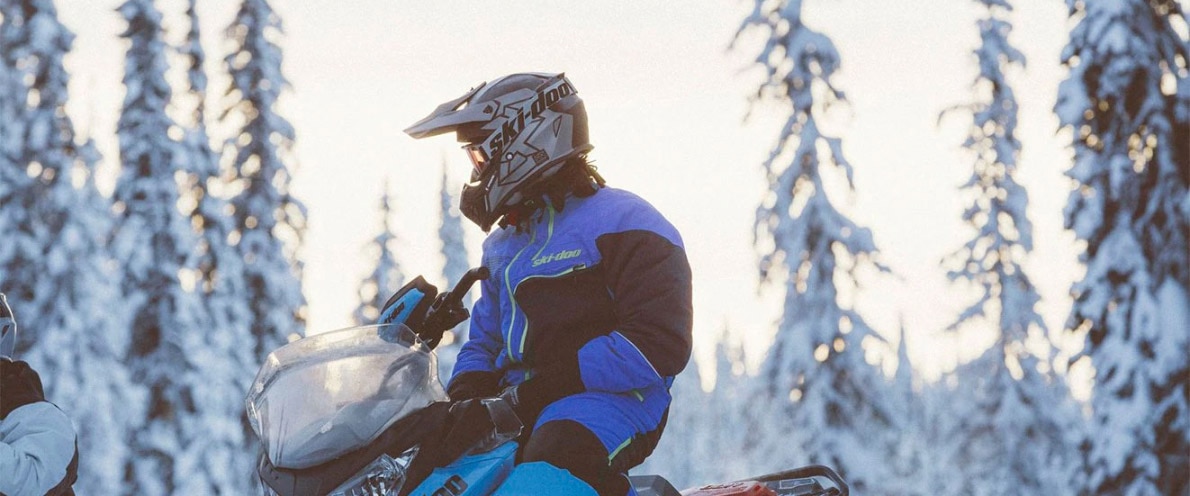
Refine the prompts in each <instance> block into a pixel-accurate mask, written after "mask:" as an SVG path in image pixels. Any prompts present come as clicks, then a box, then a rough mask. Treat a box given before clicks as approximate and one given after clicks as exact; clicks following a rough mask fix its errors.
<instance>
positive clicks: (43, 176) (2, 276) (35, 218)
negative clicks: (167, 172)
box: [0, 0, 143, 494]
mask: <svg viewBox="0 0 1190 496" xmlns="http://www.w3.org/2000/svg"><path fill="white" fill-rule="evenodd" d="M0 15H2V16H3V20H2V21H0V54H2V55H0V58H2V60H0V87H2V89H0V142H2V143H3V144H4V145H3V153H0V239H3V242H0V291H6V292H7V293H8V296H9V297H10V303H11V304H12V306H13V308H14V312H15V313H16V314H17V319H18V321H19V322H20V323H21V327H22V331H23V332H22V335H21V338H23V342H22V343H21V347H22V348H23V350H22V351H21V352H20V357H21V358H22V359H24V360H27V361H29V362H30V363H31V364H32V365H33V367H34V368H35V369H37V370H38V371H39V373H40V375H41V378H42V382H43V384H44V386H45V389H46V394H47V396H48V399H49V400H50V401H52V402H54V403H55V404H57V405H58V406H60V407H61V408H62V409H63V411H65V412H67V414H68V415H69V416H70V417H71V419H72V420H73V422H74V423H75V425H76V426H77V427H79V428H78V429H77V430H78V448H79V456H80V458H81V459H83V460H87V462H86V463H84V464H81V465H80V466H79V479H78V482H77V483H76V484H75V488H76V489H77V490H78V491H79V492H80V493H81V494H119V493H120V490H121V488H122V487H123V485H122V482H121V479H122V475H123V470H124V463H125V461H126V460H127V458H128V449H127V441H126V436H127V435H128V433H129V431H130V425H129V424H128V422H127V418H126V417H124V416H116V415H112V412H116V411H122V412H127V411H129V408H130V407H132V406H135V405H136V404H138V403H139V402H140V401H143V393H142V392H141V390H140V388H139V387H137V386H134V385H133V384H132V382H131V381H130V378H129V374H128V371H127V370H126V368H125V367H124V365H123V363H122V361H123V358H124V355H125V352H126V350H127V348H128V332H127V330H126V329H127V327H126V326H125V325H124V324H125V321H124V319H123V318H122V317H123V314H122V313H120V312H119V311H118V309H119V308H121V306H120V305H119V304H117V301H118V300H117V297H118V295H117V294H114V293H113V291H111V290H110V289H109V288H110V284H111V281H112V280H113V279H115V278H116V277H115V271H113V270H112V264H111V263H110V258H109V257H108V256H107V254H106V252H105V249H104V243H105V241H106V240H107V238H108V236H109V235H110V232H111V227H112V222H111V220H112V219H111V215H110V213H109V212H110V206H111V204H110V202H109V201H108V200H107V199H106V198H104V197H103V196H102V195H100V193H99V191H98V190H97V189H96V187H95V183H94V172H95V166H96V163H97V162H98V161H99V155H98V153H97V152H96V150H95V148H94V146H93V145H92V143H91V142H90V141H89V140H87V141H82V142H80V141H79V137H78V136H77V135H76V134H75V130H74V124H73V123H72V122H71V120H70V118H69V117H68V116H67V114H66V112H65V104H66V98H67V83H68V79H69V75H68V74H67V73H66V71H65V68H64V67H63V64H62V59H63V57H64V56H65V54H66V53H67V52H68V51H69V50H70V48H71V45H72V42H73V39H74V35H73V34H72V33H71V32H70V31H69V30H68V29H66V27H65V26H63V25H62V24H61V23H60V22H59V21H58V18H57V12H56V10H55V8H54V6H53V4H52V3H51V2H50V1H49V0H23V1H10V0H2V1H0ZM18 67H19V68H20V69H19V70H18V69H17V68H18ZM18 102H19V104H17V103H18Z"/></svg>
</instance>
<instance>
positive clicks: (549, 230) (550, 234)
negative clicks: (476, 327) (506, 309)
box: [506, 202, 561, 358]
mask: <svg viewBox="0 0 1190 496" xmlns="http://www.w3.org/2000/svg"><path fill="white" fill-rule="evenodd" d="M546 210H547V211H548V212H549V214H550V222H549V224H548V227H546V235H545V242H544V243H542V244H541V248H539V249H538V250H537V253H535V254H533V258H532V259H530V260H536V259H537V257H540V256H541V252H543V251H545V247H547V246H549V245H550V240H551V239H554V206H553V205H550V204H549V203H548V202H547V203H546ZM559 275H561V274H557V275H554V276H551V277H557V276H559ZM533 277H535V276H529V277H526V278H524V279H521V280H520V281H517V283H516V288H514V289H513V291H516V290H517V289H520V288H521V283H523V282H525V281H527V280H529V279H532V278H533ZM506 279H507V278H506ZM514 327H515V326H514ZM509 334H510V336H509V337H510V338H511V337H512V336H511V334H512V333H511V332H510V333H509ZM528 336H529V316H528V315H526V316H525V328H524V329H521V345H520V346H518V347H517V352H518V353H520V354H521V355H522V356H524V354H525V338H526V337H528ZM508 346H509V353H512V351H511V350H512V342H511V340H510V341H509V343H508ZM509 358H512V357H511V356H510V357H509Z"/></svg>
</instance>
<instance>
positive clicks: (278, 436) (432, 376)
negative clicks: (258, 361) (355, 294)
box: [245, 324, 446, 469]
mask: <svg viewBox="0 0 1190 496" xmlns="http://www.w3.org/2000/svg"><path fill="white" fill-rule="evenodd" d="M436 362H437V359H436V357H435V356H434V354H433V353H432V352H431V351H430V349H429V347H427V346H425V345H424V344H423V343H422V342H421V341H420V340H419V339H418V338H417V336H416V334H414V332H413V331H412V330H410V329H409V328H408V327H406V326H404V325H402V324H387V325H374V326H362V327H352V328H348V329H342V330H338V331H331V332H327V333H323V334H317V335H313V336H309V337H306V338H302V339H299V340H297V341H294V342H292V343H289V344H287V345H285V346H282V347H281V348H279V349H277V350H276V351H274V352H272V353H270V354H269V356H268V358H266V359H265V364H264V365H263V366H262V367H261V369H260V372H259V373H258V374H257V375H256V380H255V381H254V382H253V384H252V387H251V389H250V390H249V392H248V397H247V398H246V400H245V403H246V408H247V411H248V419H249V421H250V422H251V424H252V430H253V431H255V432H256V436H257V437H258V438H259V439H260V441H261V444H262V445H263V446H264V449H265V454H266V455H267V456H268V457H269V460H270V461H271V462H272V463H273V465H275V466H277V467H282V468H289V469H302V468H308V467H312V466H314V465H318V464H321V463H325V462H327V461H329V460H332V459H334V458H336V457H338V456H340V455H342V454H344V453H346V452H349V451H351V450H353V449H356V448H358V447H360V446H363V445H366V444H368V443H370V442H372V441H374V440H375V439H376V438H377V436H379V435H380V434H381V433H383V432H384V430H385V429H386V428H388V427H389V426H391V425H392V424H393V423H394V422H396V421H397V420H399V419H401V418H403V417H405V416H407V415H409V414H411V413H413V412H415V411H417V410H419V409H421V408H422V407H424V406H426V405H428V404H430V403H431V402H434V401H441V400H445V399H446V393H445V392H444V391H443V388H442V384H441V383H440V382H439V381H438V373H437V363H436Z"/></svg>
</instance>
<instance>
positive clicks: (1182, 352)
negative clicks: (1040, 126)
mask: <svg viewBox="0 0 1190 496" xmlns="http://www.w3.org/2000/svg"><path fill="white" fill-rule="evenodd" d="M1067 4H1068V5H1069V6H1070V14H1071V17H1072V18H1074V19H1077V20H1078V23H1077V24H1076V25H1075V27H1074V28H1073V31H1072V32H1071V33H1070V42H1069V44H1067V46H1066V48H1065V50H1064V51H1063V53H1062V60H1063V63H1064V64H1065V65H1066V66H1067V68H1068V69H1069V71H1070V73H1069V76H1068V78H1067V79H1066V80H1064V81H1063V82H1062V84H1061V86H1060V87H1059V93H1058V103H1057V105H1056V107H1055V112H1056V113H1057V115H1058V118H1059V120H1060V122H1061V126H1062V128H1063V129H1066V130H1069V131H1070V133H1071V135H1072V138H1073V143H1072V145H1073V148H1074V165H1073V167H1071V168H1070V169H1069V170H1068V171H1067V172H1066V174H1067V175H1068V176H1069V177H1070V178H1071V179H1073V181H1074V183H1075V187H1074V190H1073V191H1072V192H1071V194H1070V197H1069V200H1068V202H1067V204H1066V210H1065V215H1066V227H1067V228H1069V229H1071V230H1073V231H1074V234H1075V236H1076V237H1077V239H1078V240H1079V241H1080V242H1081V244H1082V245H1083V247H1084V251H1083V252H1082V253H1081V254H1080V260H1081V261H1082V262H1083V264H1085V266H1086V274H1085V275H1084V276H1083V278H1082V280H1080V281H1077V282H1076V283H1075V284H1074V286H1073V288H1072V290H1071V292H1072V294H1073V296H1074V307H1073V309H1072V310H1071V314H1070V319H1069V321H1068V322H1067V326H1068V327H1069V328H1070V329H1073V330H1075V331H1076V332H1086V343H1085V348H1084V350H1083V351H1082V353H1081V354H1080V355H1079V356H1077V357H1075V359H1076V360H1082V359H1089V360H1090V363H1091V366H1092V367H1094V370H1095V379H1094V389H1093V392H1092V400H1091V407H1092V410H1093V419H1092V421H1091V425H1090V427H1089V429H1088V432H1089V433H1090V434H1089V436H1088V437H1087V439H1086V443H1085V464H1086V470H1087V473H1086V474H1085V476H1084V477H1082V478H1080V481H1082V483H1083V484H1084V485H1083V486H1082V487H1080V488H1078V489H1079V490H1080V491H1083V492H1086V493H1091V494H1108V493H1110V494H1185V493H1186V492H1187V491H1190V472H1188V471H1187V470H1186V467H1187V466H1190V458H1188V457H1190V398H1188V396H1190V355H1187V353H1186V350H1187V346H1188V345H1190V317H1188V314H1190V292H1188V291H1190V245H1188V244H1187V243H1188V241H1190V193H1188V192H1187V190H1188V185H1190V166H1188V165H1187V164H1190V139H1187V136H1190V79H1188V77H1187V76H1188V74H1187V70H1188V69H1187V66H1188V65H1190V53H1188V47H1190V41H1188V40H1187V38H1186V35H1185V33H1186V16H1185V13H1184V12H1183V11H1182V6H1181V4H1180V3H1179V2H1176V1H1173V0H1112V1H1106V0H1079V1H1075V0H1068V2H1067Z"/></svg>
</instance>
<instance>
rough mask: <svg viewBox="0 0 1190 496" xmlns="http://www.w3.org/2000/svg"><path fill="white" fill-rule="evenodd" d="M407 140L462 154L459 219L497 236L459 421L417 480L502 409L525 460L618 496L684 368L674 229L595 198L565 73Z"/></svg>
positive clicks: (475, 98) (416, 128) (463, 106)
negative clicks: (516, 430)
mask: <svg viewBox="0 0 1190 496" xmlns="http://www.w3.org/2000/svg"><path fill="white" fill-rule="evenodd" d="M405 132H406V133H408V134H409V135H410V136H412V137H414V138H424V137H428V136H434V135H438V134H443V133H448V132H453V133H455V135H456V137H457V138H458V141H460V142H462V143H465V145H464V146H463V149H464V150H465V151H466V152H467V155H468V157H470V159H471V162H472V165H474V170H473V171H472V175H471V179H472V181H471V183H469V184H467V185H465V186H464V187H463V192H462V198H461V201H460V206H459V209H460V211H462V213H463V215H465V216H466V217H467V218H468V219H470V220H471V221H473V222H475V223H476V224H478V225H479V226H480V227H481V228H482V229H483V230H484V231H485V232H488V231H490V230H491V228H492V227H493V225H496V226H498V229H497V230H496V231H495V232H492V233H491V234H490V235H489V236H488V238H487V240H485V242H484V245H483V265H484V266H485V267H487V268H488V269H489V270H490V273H491V277H490V278H489V279H487V280H485V281H484V282H483V283H482V287H481V295H480V298H479V300H477V301H476V303H475V305H474V307H473V309H472V311H471V313H472V318H471V328H470V333H469V337H470V339H469V341H467V342H466V343H465V344H464V345H463V347H462V349H461V350H460V351H459V354H458V362H457V363H456V365H455V368H454V373H453V374H452V377H451V379H450V381H449V385H448V388H447V390H448V394H449V395H450V399H451V401H452V402H453V404H452V405H451V415H452V416H453V417H454V418H455V421H453V422H451V423H449V424H448V428H447V429H446V431H447V432H441V433H439V434H438V437H437V439H436V440H434V441H431V442H426V443H423V448H422V449H423V452H422V453H421V454H419V455H418V459H417V460H415V462H414V465H415V466H414V467H411V472H416V471H417V470H418V469H420V470H425V469H426V467H425V466H424V465H425V464H443V463H448V462H449V461H451V458H453V457H454V456H456V455H457V454H459V453H460V452H461V451H460V450H462V449H465V448H461V446H463V445H465V444H467V443H471V442H474V440H475V438H477V437H482V436H483V435H484V434H486V431H487V430H490V428H491V424H490V422H486V415H487V413H486V411H485V409H484V407H483V406H482V405H481V403H480V401H479V399H480V398H486V397H495V396H499V397H501V398H504V399H505V400H506V401H508V402H509V403H510V404H511V405H512V406H513V409H514V411H515V412H516V413H517V415H518V416H519V417H520V418H521V420H522V421H523V422H524V424H525V426H526V427H527V428H531V430H530V431H529V432H528V435H527V437H525V438H522V440H523V443H522V449H521V452H520V457H519V458H520V459H519V462H521V463H527V462H535V461H544V462H548V463H549V464H551V465H553V466H555V467H559V468H562V469H566V470H568V471H570V473H571V474H572V475H574V476H575V477H578V478H579V479H581V480H583V481H585V482H586V483H587V484H589V485H590V486H591V487H592V488H594V489H595V490H596V491H597V492H598V493H599V494H614V495H623V494H628V492H629V489H630V487H629V483H628V480H627V477H626V473H627V470H628V469H629V468H631V467H633V466H636V465H638V464H640V463H641V462H642V461H643V460H644V459H645V457H646V456H648V455H649V454H650V453H651V452H652V451H653V448H654V447H655V446H656V444H657V441H658V439H659V438H660V436H661V431H662V429H663V428H664V426H665V419H666V416H667V414H668V409H669V404H670V399H671V398H670V393H669V386H670V385H671V383H672V382H673V378H674V376H676V375H677V374H678V372H680V371H681V370H682V369H683V368H684V367H685V366H686V362H687V361H688V359H689V357H690V351H691V342H692V338H691V326H692V321H693V316H692V313H693V310H692V303H691V274H690V265H689V263H688V261H687V259H686V253H685V250H684V247H683V244H682V239H681V237H680V236H679V234H678V232H677V230H676V229H675V228H674V227H673V225H671V224H670V223H669V222H668V221H667V220H666V219H665V218H664V217H663V216H662V215H661V214H660V213H659V212H657V210H656V209H654V208H653V206H652V205H650V204H649V203H648V202H646V201H645V200H643V199H641V198H640V197H638V196H636V195H634V194H632V193H629V192H627V191H624V190H620V189H616V188H612V187H608V186H605V185H604V180H603V178H602V177H601V176H600V175H599V174H598V173H597V172H596V170H595V168H594V167H593V166H592V165H591V164H590V162H588V160H587V153H588V152H590V151H591V149H592V146H591V144H590V143H589V142H588V137H587V114H586V110H585V108H584V106H583V101H582V100H581V99H580V98H579V97H578V94H577V93H576V91H575V88H574V86H573V85H572V84H571V82H570V81H569V80H568V79H567V78H566V77H565V75H563V74H548V73H521V74H512V75H509V76H505V77H502V78H499V79H496V80H494V81H491V82H489V83H484V84H480V85H479V86H478V87H476V88H474V89H472V90H470V91H468V92H467V93H466V94H465V95H463V96H462V97H460V98H458V99H455V100H452V101H449V102H446V103H444V104H442V105H440V106H439V107H438V108H437V109H435V111H434V112H433V113H431V114H430V115H429V116H427V117H426V118H424V119H422V120H420V121H418V122H417V123H416V124H414V125H413V126H412V127H410V128H409V129H406V130H405ZM419 466H420V467H419ZM429 468H433V467H429Z"/></svg>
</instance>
